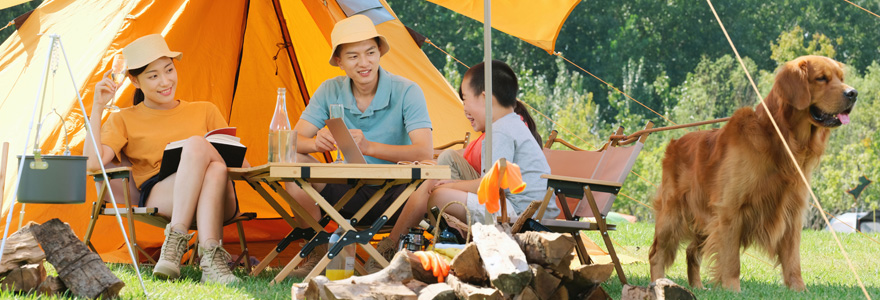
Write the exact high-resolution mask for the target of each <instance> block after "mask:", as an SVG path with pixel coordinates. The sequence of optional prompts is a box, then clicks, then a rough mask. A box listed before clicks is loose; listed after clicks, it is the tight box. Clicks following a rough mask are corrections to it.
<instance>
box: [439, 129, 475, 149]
mask: <svg viewBox="0 0 880 300" xmlns="http://www.w3.org/2000/svg"><path fill="white" fill-rule="evenodd" d="M470 141H471V133H470V132H465V133H464V138H463V139H460V140H454V141H451V142H449V143H446V144H443V145H440V146H437V147H434V150H443V149H446V148H449V147H452V146H455V145H458V144H461V145H463V146H466V145H467V144H468V143H469V142H470Z"/></svg>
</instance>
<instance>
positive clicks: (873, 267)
mask: <svg viewBox="0 0 880 300" xmlns="http://www.w3.org/2000/svg"><path fill="white" fill-rule="evenodd" d="M617 228H618V230H617V231H615V232H611V237H612V239H613V240H614V241H615V242H616V244H615V245H614V246H615V249H616V250H617V251H618V253H619V254H622V255H629V256H632V257H635V258H637V259H640V260H642V261H643V262H641V263H634V264H628V265H624V267H623V269H624V272H625V273H626V277H627V279H628V280H629V283H630V284H633V285H640V286H647V285H648V284H649V282H650V271H649V265H648V252H649V251H650V247H651V243H652V242H653V236H654V224H652V223H635V224H619V225H618V227H617ZM588 235H589V236H590V238H592V239H593V241H596V242H597V243H598V244H599V245H601V246H602V247H603V248H604V244H603V242H602V239H601V238H600V237H599V235H598V234H596V233H595V232H592V233H588ZM838 236H839V237H840V238H841V242H842V243H843V245H844V247H846V250H847V253H848V254H849V256H850V258H851V259H852V260H853V264H854V266H855V269H856V272H857V273H858V275H859V276H860V277H861V279H862V282H863V283H864V284H865V286H866V288H867V289H868V293H869V294H870V295H871V297H872V298H874V299H880V255H878V254H880V244H878V243H876V242H874V241H871V240H870V239H868V238H866V237H864V236H861V235H858V234H838ZM871 237H872V238H874V239H876V240H880V234H872V235H871ZM802 240H803V242H802V244H801V249H800V253H801V266H802V270H803V277H804V281H805V283H806V284H807V291H806V292H803V293H797V292H792V291H790V290H789V289H788V288H787V287H785V285H784V284H783V283H782V279H781V277H780V272H781V271H780V268H779V267H775V266H773V262H772V261H771V259H770V258H768V257H767V256H766V255H764V254H762V253H761V252H759V251H757V250H756V249H750V250H748V251H746V254H744V255H743V256H742V276H741V287H742V290H743V291H742V292H741V293H733V292H728V291H724V290H722V289H719V288H714V287H711V284H710V282H709V281H710V280H711V279H710V278H709V273H708V271H707V268H706V267H705V266H704V268H703V273H702V278H703V283H704V284H705V285H706V286H709V287H710V289H704V290H695V291H694V294H695V295H696V296H697V298H699V299H786V300H789V299H864V295H863V294H862V291H861V289H860V288H859V287H858V284H857V283H856V280H855V277H854V275H853V274H852V272H851V271H850V269H849V267H848V266H847V265H846V261H845V260H844V258H843V255H842V254H841V252H840V249H839V248H838V247H837V244H836V243H835V242H834V240H833V238H832V237H831V233H829V232H824V231H811V230H808V231H804V232H803V235H802ZM108 266H109V267H110V269H111V270H112V271H113V273H114V274H116V276H118V277H119V278H120V279H122V280H123V281H124V282H125V288H123V289H122V291H121V293H120V296H121V297H120V298H121V299H147V297H146V296H145V295H144V294H143V291H142V289H141V287H140V283H138V280H137V275H136V274H135V271H134V268H133V267H132V266H131V265H127V264H108ZM685 268H686V266H685V262H684V247H682V249H681V251H679V255H678V257H677V258H676V260H675V264H674V265H673V266H672V267H671V268H670V269H669V270H668V271H667V273H666V274H667V276H668V277H669V278H670V279H672V280H673V281H675V282H676V283H678V284H680V285H682V286H684V287H688V285H687V273H686V270H685ZM152 271H153V270H152V267H149V266H142V267H141V274H143V278H144V285H145V286H146V288H147V291H148V293H149V299H192V300H195V299H290V298H291V295H290V287H291V285H292V284H293V283H296V282H300V279H298V278H290V279H287V280H285V281H283V282H281V283H280V284H276V285H271V286H270V285H269V283H270V282H271V281H272V278H274V277H275V275H276V274H277V273H278V272H279V271H280V268H268V269H266V270H265V271H263V272H262V273H261V274H260V275H259V276H257V277H249V276H246V274H245V273H244V271H243V270H241V269H238V270H236V271H235V273H236V275H238V276H239V278H242V279H243V281H242V282H241V283H238V284H234V285H230V286H222V285H213V284H201V283H200V282H199V281H200V279H201V272H200V271H199V270H198V268H197V267H195V268H194V267H188V266H187V267H183V268H182V272H181V273H182V275H181V278H180V279H178V280H174V281H166V280H162V279H158V278H155V277H153V276H152V275H151V274H152ZM47 272H48V273H49V274H50V275H54V274H56V272H55V270H54V269H52V267H51V265H48V264H47ZM602 286H603V288H605V290H606V291H607V292H608V294H609V295H611V296H612V297H613V298H614V299H620V296H621V289H622V286H621V284H620V281H619V280H618V279H617V275H616V274H614V275H612V277H611V278H610V279H609V280H608V281H606V282H605V283H604V284H603V285H602ZM0 298H2V299H79V298H76V297H68V296H62V297H40V296H37V295H16V294H14V293H10V292H0Z"/></svg>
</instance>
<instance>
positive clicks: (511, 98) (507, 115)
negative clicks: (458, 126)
mask: <svg viewBox="0 0 880 300" xmlns="http://www.w3.org/2000/svg"><path fill="white" fill-rule="evenodd" d="M484 68H485V66H484V64H483V63H480V64H478V65H475V66H473V67H471V68H470V69H469V70H468V71H467V73H465V75H464V78H463V79H462V83H461V87H460V89H461V96H462V103H463V104H464V113H465V116H466V117H467V118H468V120H469V121H471V126H472V127H473V128H474V130H476V131H485V124H486V119H487V118H491V120H492V145H491V147H492V160H493V161H491V162H489V163H494V161H496V160H498V159H500V158H505V159H507V161H509V162H512V163H515V164H517V165H519V166H520V171H521V172H522V179H523V182H525V183H526V189H525V190H524V191H523V192H522V193H519V194H511V193H510V192H507V194H506V198H507V206H508V214H509V215H511V216H516V215H518V214H520V213H522V212H523V211H524V210H525V209H526V207H527V206H528V204H529V202H531V201H534V200H539V199H542V198H543V197H544V193H545V192H546V190H547V180H546V179H543V178H541V175H542V174H550V166H549V165H548V164H547V159H546V158H544V152H543V151H542V150H541V146H540V145H541V144H540V137H539V136H538V135H537V134H536V133H535V132H534V130H530V129H529V127H530V126H527V125H526V123H531V124H534V122H528V121H531V116H530V115H529V113H528V111H526V110H524V109H521V108H520V109H519V110H517V107H518V106H522V104H520V103H518V101H517V100H516V95H517V93H519V84H518V82H517V78H516V73H514V72H513V69H511V68H510V66H508V65H507V64H505V63H504V62H501V61H498V60H493V61H492V86H493V87H494V88H493V92H492V95H491V98H488V97H486V92H485V84H484V82H485V77H484V72H485V71H484V70H485V69H484ZM486 101H492V115H487V114H486ZM520 111H521V112H520ZM517 112H520V114H517ZM531 124H529V125H531ZM531 126H534V125H531ZM486 146H487V145H486V144H485V143H483V145H482V147H486ZM480 153H482V151H481V152H480ZM483 160H485V157H481V164H480V166H482V165H484V164H483ZM485 171H486V170H481V172H480V174H481V175H482V174H485ZM479 185H480V178H477V179H473V180H457V181H456V180H450V181H441V182H438V183H437V185H436V186H434V188H433V190H432V191H431V192H430V197H429V200H428V204H427V206H425V208H427V207H432V206H437V207H443V206H444V205H446V204H447V203H449V202H452V201H459V202H461V203H465V204H466V205H467V207H468V210H470V211H471V214H472V215H473V218H474V220H483V218H484V217H483V214H485V213H486V209H485V208H484V207H483V206H482V205H480V204H479V202H478V201H477V195H476V193H477V189H478V188H479ZM446 211H447V212H449V213H450V214H452V215H453V216H455V217H456V218H459V219H461V220H466V219H465V218H466V217H467V214H466V212H465V210H464V208H462V207H461V206H455V205H453V206H449V208H447V210H446ZM558 213H559V212H558V210H557V208H556V205H555V203H550V204H549V205H548V207H547V213H546V215H547V216H556V215H558Z"/></svg>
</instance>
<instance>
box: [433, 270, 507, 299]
mask: <svg viewBox="0 0 880 300" xmlns="http://www.w3.org/2000/svg"><path fill="white" fill-rule="evenodd" d="M446 281H447V283H449V286H450V287H452V290H453V291H455V295H456V296H458V298H459V299H465V300H491V299H495V300H500V299H502V298H501V292H499V291H498V290H497V289H493V288H485V287H478V286H474V285H470V284H467V283H465V282H462V281H461V280H459V279H458V278H457V277H455V275H451V274H450V275H449V276H448V277H446Z"/></svg>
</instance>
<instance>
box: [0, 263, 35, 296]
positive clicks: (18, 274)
mask: <svg viewBox="0 0 880 300" xmlns="http://www.w3.org/2000/svg"><path fill="white" fill-rule="evenodd" d="M45 279H46V269H45V268H43V264H42V263H39V264H30V265H24V266H21V268H18V269H14V270H12V271H10V272H9V274H6V278H4V279H3V281H2V282H0V289H3V290H4V291H13V292H25V293H27V292H31V291H34V290H36V289H37V287H39V286H40V284H41V283H43V281H44V280H45Z"/></svg>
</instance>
